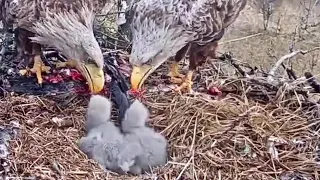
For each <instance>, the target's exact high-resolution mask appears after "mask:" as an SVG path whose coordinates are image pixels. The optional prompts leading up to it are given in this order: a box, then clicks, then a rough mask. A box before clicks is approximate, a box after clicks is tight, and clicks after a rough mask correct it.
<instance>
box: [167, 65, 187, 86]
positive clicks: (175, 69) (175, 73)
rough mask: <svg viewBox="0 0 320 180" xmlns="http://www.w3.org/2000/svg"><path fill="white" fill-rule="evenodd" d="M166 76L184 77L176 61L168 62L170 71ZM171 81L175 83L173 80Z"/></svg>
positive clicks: (173, 77)
mask: <svg viewBox="0 0 320 180" xmlns="http://www.w3.org/2000/svg"><path fill="white" fill-rule="evenodd" d="M168 76H170V77H171V78H172V79H176V78H181V79H182V78H184V76H185V75H183V74H180V73H179V64H178V62H176V61H173V62H172V63H171V64H170V71H169V73H168ZM173 83H175V82H173ZM178 83H179V82H178ZM180 83H181V81H180Z"/></svg>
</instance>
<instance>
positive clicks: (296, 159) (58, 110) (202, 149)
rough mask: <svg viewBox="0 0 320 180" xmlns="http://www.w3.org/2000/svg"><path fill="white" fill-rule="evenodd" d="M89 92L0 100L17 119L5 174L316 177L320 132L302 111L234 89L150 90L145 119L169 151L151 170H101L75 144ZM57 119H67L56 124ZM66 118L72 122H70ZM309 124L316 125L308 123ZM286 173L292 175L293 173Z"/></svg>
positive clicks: (5, 116)
mask: <svg viewBox="0 0 320 180" xmlns="http://www.w3.org/2000/svg"><path fill="white" fill-rule="evenodd" d="M87 102H88V99H85V98H79V99H77V100H74V102H72V105H71V104H70V105H69V106H68V107H59V105H57V104H56V103H55V102H54V101H51V100H49V99H45V98H39V97H36V96H26V97H21V96H20V97H6V98H3V99H2V100H1V101H0V105H1V107H2V108H1V110H0V117H1V123H6V122H9V121H12V120H16V121H19V122H20V123H21V124H22V129H21V132H22V134H21V136H20V138H17V139H16V140H14V141H12V143H11V149H12V150H11V154H10V156H9V160H10V162H11V174H10V176H14V177H35V176H37V177H40V178H41V179H61V178H62V177H64V178H65V179H103V178H107V179H153V178H154V177H158V179H176V178H181V179H196V178H198V179H276V178H281V177H282V176H285V175H284V173H287V174H288V173H290V172H295V173H296V174H297V173H299V174H300V175H301V176H304V177H310V178H315V177H317V176H318V175H317V174H318V173H319V169H317V167H318V166H319V164H318V163H317V162H316V161H315V158H316V147H317V146H318V144H319V140H318V136H317V135H315V133H314V132H312V131H311V130H310V127H311V124H310V123H309V122H308V121H307V119H308V117H306V113H305V112H304V111H303V110H302V109H300V110H299V109H298V110H291V109H290V108H286V107H282V106H280V105H276V104H268V105H263V104H259V103H257V102H254V101H251V100H248V99H246V98H245V97H241V96H238V95H228V96H227V97H225V98H224V99H222V100H219V101H216V100H208V99H207V98H205V97H188V96H179V95H176V94H170V93H168V94H166V95H165V96H159V94H158V93H155V94H148V95H147V97H146V99H145V102H144V103H145V104H147V105H148V106H149V108H150V109H151V113H152V114H151V115H152V122H151V124H150V125H151V126H152V127H154V128H155V129H156V130H157V131H158V132H161V133H163V134H164V135H165V136H166V137H167V138H168V140H169V145H170V147H169V148H170V155H171V158H172V159H170V161H169V162H168V164H167V165H166V166H165V167H162V168H158V169H155V171H154V175H153V176H151V175H145V176H142V177H132V176H129V175H128V176H120V175H117V174H114V173H112V172H107V173H104V172H103V171H102V170H101V169H100V167H99V166H98V165H97V164H96V163H95V162H93V161H92V160H89V159H87V157H86V156H85V155H84V154H83V153H82V152H81V151H80V150H79V149H78V147H77V144H76V143H77V140H78V139H79V138H80V137H81V136H83V135H84V129H83V122H84V114H85V108H86V105H87ZM55 119H60V120H61V121H70V122H72V123H69V127H59V126H58V124H57V123H56V120H55ZM70 125H71V126H70ZM313 125H314V124H313ZM291 175H292V174H291Z"/></svg>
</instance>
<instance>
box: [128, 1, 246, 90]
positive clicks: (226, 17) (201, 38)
mask: <svg viewBox="0 0 320 180" xmlns="http://www.w3.org/2000/svg"><path fill="white" fill-rule="evenodd" d="M246 3H247V0H161V1H159V0H140V1H139V2H137V3H135V4H134V5H133V11H134V16H133V20H132V35H133V36H132V37H133V38H132V39H133V42H132V52H131V57H130V63H131V64H132V65H133V66H134V68H133V72H132V76H131V83H132V87H133V88H134V89H136V88H140V87H141V85H142V84H143V82H144V80H145V79H146V78H147V77H148V76H149V75H150V74H151V73H152V72H153V71H154V70H155V69H156V68H158V67H159V66H160V65H161V64H162V63H163V62H165V61H166V60H167V59H171V60H173V63H172V65H171V72H170V73H169V75H170V76H171V77H172V80H173V82H175V83H177V82H179V83H181V82H182V85H181V86H180V87H179V88H177V90H181V89H182V88H187V90H188V91H189V92H190V91H191V86H192V81H191V78H192V74H193V71H194V70H195V69H196V68H197V66H199V65H201V64H202V63H203V62H204V61H205V60H206V58H207V57H213V58H215V56H216V55H215V49H216V48H217V45H218V41H219V40H220V39H221V38H222V37H223V35H224V32H225V30H226V28H227V27H228V26H229V25H230V24H232V23H233V22H234V21H235V20H236V18H237V17H238V16H239V13H240V12H241V11H242V10H243V9H244V7H245V5H246ZM186 53H189V57H190V58H189V59H190V65H189V72H188V73H187V76H186V77H185V76H184V75H181V74H180V73H179V72H178V62H179V61H180V60H181V59H183V58H184V57H185V55H186ZM178 78H184V80H181V79H178Z"/></svg>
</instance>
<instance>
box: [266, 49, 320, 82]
mask: <svg viewBox="0 0 320 180" xmlns="http://www.w3.org/2000/svg"><path fill="white" fill-rule="evenodd" d="M316 50H320V47H315V48H313V49H310V50H298V51H294V52H292V53H290V54H287V55H284V56H282V57H281V58H280V59H279V60H278V61H277V62H276V63H275V65H274V66H273V67H272V68H271V70H270V71H269V74H268V77H267V81H268V83H272V82H273V81H274V79H273V77H274V74H275V72H276V70H277V69H278V68H279V67H280V65H281V64H282V63H283V62H284V61H285V60H287V59H290V58H292V57H294V56H296V55H298V54H302V55H305V54H307V53H310V52H312V51H316Z"/></svg>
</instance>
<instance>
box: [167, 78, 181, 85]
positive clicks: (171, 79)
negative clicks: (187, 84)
mask: <svg viewBox="0 0 320 180" xmlns="http://www.w3.org/2000/svg"><path fill="white" fill-rule="evenodd" d="M170 82H171V83H173V84H181V83H183V79H182V78H176V77H171V78H170Z"/></svg>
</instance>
